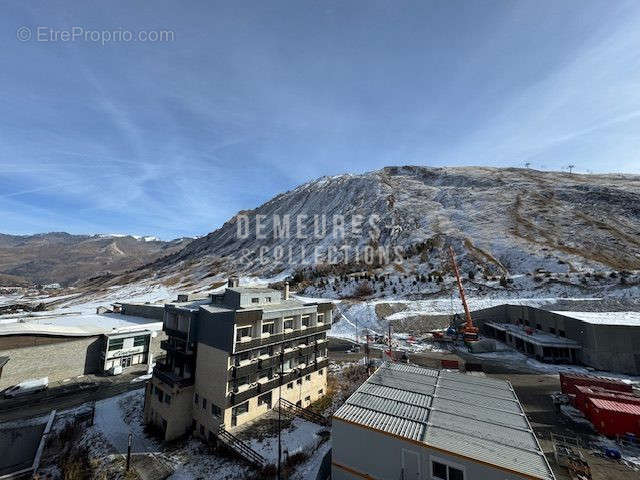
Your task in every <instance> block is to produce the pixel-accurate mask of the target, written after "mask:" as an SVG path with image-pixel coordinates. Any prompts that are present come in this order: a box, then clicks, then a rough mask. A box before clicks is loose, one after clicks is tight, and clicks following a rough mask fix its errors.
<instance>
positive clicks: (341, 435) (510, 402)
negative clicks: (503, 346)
mask: <svg viewBox="0 0 640 480" xmlns="http://www.w3.org/2000/svg"><path fill="white" fill-rule="evenodd" d="M331 439H332V440H331V441H332V477H331V478H332V479H334V480H346V479H349V480H350V479H361V478H372V479H373V478H375V479H405V480H413V479H416V480H418V479H419V480H423V479H428V480H477V479H482V480H515V479H519V480H522V479H540V480H553V479H554V475H553V473H552V471H551V468H550V467H549V464H548V462H547V459H546V457H545V455H544V453H543V452H542V450H541V448H540V445H539V443H538V440H537V439H536V437H535V434H534V433H533V430H532V429H531V425H530V424H529V421H528V420H527V417H526V415H525V414H524V411H523V409H522V406H521V405H520V402H519V401H518V398H517V396H516V394H515V393H514V391H513V388H512V386H511V384H510V383H509V382H506V381H502V380H496V379H489V378H486V377H480V376H472V375H465V374H462V373H457V372H450V371H445V370H432V369H428V368H423V367H417V366H414V365H407V364H394V363H384V364H383V365H382V366H381V367H380V368H378V369H377V370H376V372H375V373H374V374H373V375H371V377H370V378H369V379H368V380H367V381H366V382H365V383H363V384H362V385H361V386H360V387H359V388H358V389H357V390H356V392H355V393H354V394H353V395H351V397H349V399H348V400H347V401H346V403H345V404H344V405H343V406H342V407H340V409H338V410H337V411H336V413H335V414H334V416H333V424H332V436H331Z"/></svg>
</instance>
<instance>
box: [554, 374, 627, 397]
mask: <svg viewBox="0 0 640 480" xmlns="http://www.w3.org/2000/svg"><path fill="white" fill-rule="evenodd" d="M577 385H584V386H587V387H601V388H606V389H607V390H615V391H616V392H627V393H631V392H633V387H632V386H631V385H629V384H628V383H624V382H621V381H618V380H610V379H608V378H602V377H592V376H590V375H580V374H577V373H561V374H560V387H561V388H562V393H564V394H565V395H576V394H577V390H576V386H577Z"/></svg>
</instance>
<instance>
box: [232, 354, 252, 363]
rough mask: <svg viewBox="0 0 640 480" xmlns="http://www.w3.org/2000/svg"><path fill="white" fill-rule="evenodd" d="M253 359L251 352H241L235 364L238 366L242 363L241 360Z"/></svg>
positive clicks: (236, 357)
mask: <svg viewBox="0 0 640 480" xmlns="http://www.w3.org/2000/svg"><path fill="white" fill-rule="evenodd" d="M250 359H251V352H241V353H238V354H237V355H236V356H235V365H236V367H237V366H239V365H240V362H244V361H246V360H250Z"/></svg>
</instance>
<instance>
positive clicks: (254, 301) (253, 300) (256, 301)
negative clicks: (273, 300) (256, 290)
mask: <svg viewBox="0 0 640 480" xmlns="http://www.w3.org/2000/svg"><path fill="white" fill-rule="evenodd" d="M251 303H260V299H259V298H258V297H253V298H252V299H251Z"/></svg>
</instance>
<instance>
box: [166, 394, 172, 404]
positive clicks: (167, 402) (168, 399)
mask: <svg viewBox="0 0 640 480" xmlns="http://www.w3.org/2000/svg"><path fill="white" fill-rule="evenodd" d="M164 403H166V404H167V405H171V395H169V394H168V393H165V394H164Z"/></svg>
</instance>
